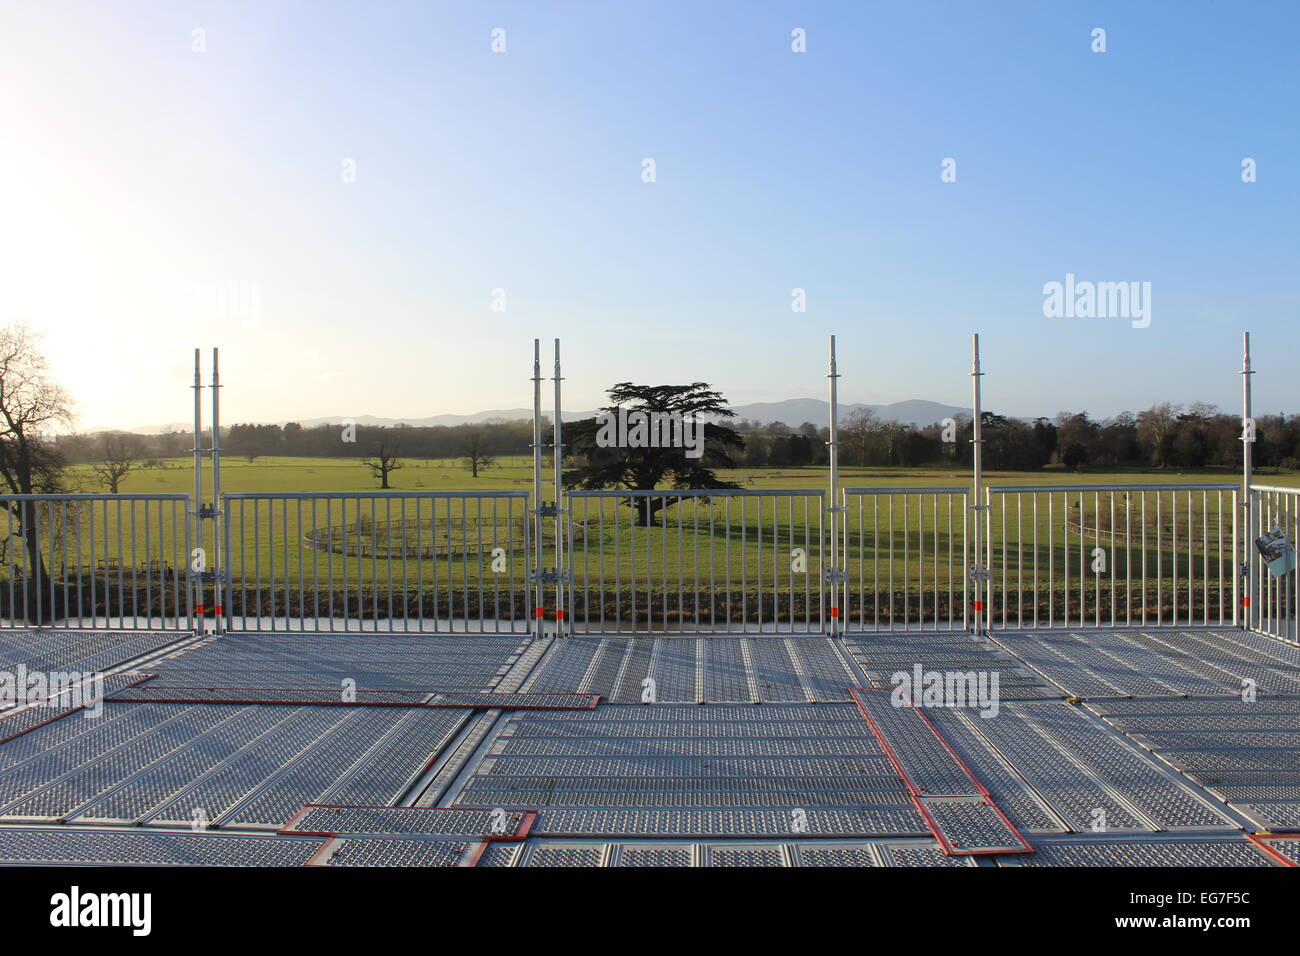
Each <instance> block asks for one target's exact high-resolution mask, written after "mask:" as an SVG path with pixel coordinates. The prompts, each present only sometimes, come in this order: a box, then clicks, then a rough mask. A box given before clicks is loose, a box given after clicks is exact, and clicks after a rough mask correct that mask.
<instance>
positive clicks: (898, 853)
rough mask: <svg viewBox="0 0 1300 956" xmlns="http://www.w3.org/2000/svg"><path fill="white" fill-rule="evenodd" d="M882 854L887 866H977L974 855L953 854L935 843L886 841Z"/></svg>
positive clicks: (881, 846)
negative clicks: (945, 851)
mask: <svg viewBox="0 0 1300 956" xmlns="http://www.w3.org/2000/svg"><path fill="white" fill-rule="evenodd" d="M879 849H880V854H881V857H882V859H883V860H884V862H885V865H886V866H975V865H976V863H975V858H974V857H973V856H951V855H949V854H947V853H944V852H943V848H942V847H940V846H938V845H937V844H933V843H884V844H881V845H880V848H879Z"/></svg>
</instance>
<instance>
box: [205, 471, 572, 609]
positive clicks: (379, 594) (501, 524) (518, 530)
mask: <svg viewBox="0 0 1300 956" xmlns="http://www.w3.org/2000/svg"><path fill="white" fill-rule="evenodd" d="M223 501H224V513H225V515H224V516H225V553H226V556H227V568H226V577H225V587H226V598H225V606H224V613H225V626H226V628H227V629H230V630H258V631H282V630H292V631H385V632H390V631H391V632H398V631H403V632H404V631H416V632H435V633H436V632H454V633H526V632H528V631H529V629H530V626H531V625H530V623H529V622H530V621H531V620H532V615H531V613H530V612H531V600H530V597H529V575H528V571H529V549H530V547H531V546H532V537H531V536H532V530H531V527H530V526H531V524H532V520H531V517H530V515H529V513H528V494H527V492H522V491H455V492H451V491H447V492H442V491H427V492H415V491H403V492H347V493H331V494H320V493H302V494H227V495H225V496H224V499H223ZM551 547H552V548H553V547H554V542H551Z"/></svg>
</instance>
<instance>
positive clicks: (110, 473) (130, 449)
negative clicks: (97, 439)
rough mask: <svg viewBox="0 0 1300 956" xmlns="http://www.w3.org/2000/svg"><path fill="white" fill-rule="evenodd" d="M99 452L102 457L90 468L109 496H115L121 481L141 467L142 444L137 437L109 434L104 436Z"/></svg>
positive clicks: (119, 488)
mask: <svg viewBox="0 0 1300 956" xmlns="http://www.w3.org/2000/svg"><path fill="white" fill-rule="evenodd" d="M100 451H101V452H102V457H101V458H100V460H99V461H97V462H94V463H93V464H92V465H91V466H90V467H91V468H92V469H93V470H94V472H95V474H96V475H98V476H99V481H100V483H101V484H102V485H104V487H106V488H107V489H108V491H109V494H114V495H115V494H117V493H118V491H120V490H121V485H122V480H123V479H124V478H125V477H126V476H127V475H129V474H130V473H131V472H133V471H135V470H137V469H138V468H140V467H141V465H140V456H141V455H142V454H143V453H144V442H143V441H141V440H140V437H139V436H138V435H131V434H127V433H124V432H110V433H109V434H107V435H105V436H104V439H103V442H102V445H101V448H100Z"/></svg>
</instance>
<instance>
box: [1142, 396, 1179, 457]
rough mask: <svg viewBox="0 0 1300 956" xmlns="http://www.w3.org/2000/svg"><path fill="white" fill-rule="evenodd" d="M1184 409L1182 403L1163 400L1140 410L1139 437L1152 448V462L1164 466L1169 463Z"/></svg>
mask: <svg viewBox="0 0 1300 956" xmlns="http://www.w3.org/2000/svg"><path fill="white" fill-rule="evenodd" d="M1182 410H1183V409H1182V406H1181V405H1171V404H1170V403H1169V402H1161V403H1160V404H1159V405H1152V406H1151V407H1150V408H1148V409H1147V410H1146V411H1145V412H1138V416H1137V427H1138V439H1139V440H1140V441H1142V442H1143V443H1144V444H1146V445H1147V447H1149V448H1150V449H1151V464H1153V465H1158V466H1160V467H1161V468H1163V467H1164V466H1165V465H1167V464H1168V463H1169V452H1170V447H1169V446H1170V442H1171V441H1172V439H1173V434H1174V430H1175V426H1176V423H1177V419H1178V415H1179V413H1180V412H1181V411H1182Z"/></svg>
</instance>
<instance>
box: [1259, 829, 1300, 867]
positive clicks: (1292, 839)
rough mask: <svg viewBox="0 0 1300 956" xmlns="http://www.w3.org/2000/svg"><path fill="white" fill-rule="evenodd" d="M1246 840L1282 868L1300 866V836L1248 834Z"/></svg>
mask: <svg viewBox="0 0 1300 956" xmlns="http://www.w3.org/2000/svg"><path fill="white" fill-rule="evenodd" d="M1246 839H1247V840H1249V841H1250V842H1251V844H1252V845H1254V846H1256V847H1258V848H1259V849H1260V850H1262V851H1263V852H1264V853H1265V854H1266V855H1267V856H1268V857H1269V859H1271V860H1274V861H1275V862H1277V863H1278V864H1280V865H1282V866H1300V836H1273V835H1266V834H1259V833H1248V834H1246Z"/></svg>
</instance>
